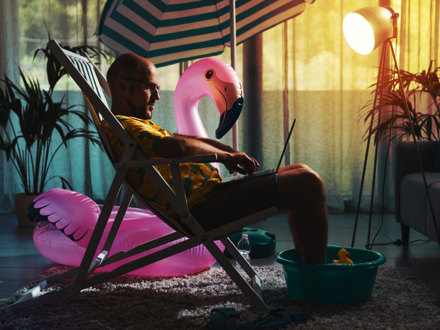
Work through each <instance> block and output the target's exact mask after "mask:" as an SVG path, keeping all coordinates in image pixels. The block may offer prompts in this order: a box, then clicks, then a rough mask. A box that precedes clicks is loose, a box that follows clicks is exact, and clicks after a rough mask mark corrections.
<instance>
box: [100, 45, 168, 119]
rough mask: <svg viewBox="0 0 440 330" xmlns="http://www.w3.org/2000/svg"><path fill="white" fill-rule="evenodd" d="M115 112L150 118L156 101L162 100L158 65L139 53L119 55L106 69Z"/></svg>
mask: <svg viewBox="0 0 440 330" xmlns="http://www.w3.org/2000/svg"><path fill="white" fill-rule="evenodd" d="M107 81H108V84H109V87H110V92H111V96H112V112H113V113H114V114H115V115H125V116H133V117H137V118H141V119H151V116H152V111H153V109H154V105H155V102H156V101H157V100H159V99H160V95H159V81H158V76H157V70H156V67H155V65H154V64H153V63H152V62H151V61H149V60H147V59H146V58H143V57H141V56H138V55H136V54H131V53H127V54H123V55H121V56H119V57H117V58H116V60H115V61H114V62H113V63H112V65H111V66H110V68H109V69H108V71H107Z"/></svg>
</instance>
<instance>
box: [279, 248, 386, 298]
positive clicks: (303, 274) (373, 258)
mask: <svg viewBox="0 0 440 330" xmlns="http://www.w3.org/2000/svg"><path fill="white" fill-rule="evenodd" d="M341 248H345V249H346V250H347V251H349V252H350V259H351V260H353V262H354V264H336V263H333V260H335V259H339V258H338V251H339V249H341ZM276 261H277V262H279V263H280V264H281V265H282V266H283V269H284V276H285V278H286V284H287V290H288V292H289V296H291V297H292V298H294V299H298V300H302V301H307V302H320V303H353V302H357V301H366V300H368V299H370V298H371V294H372V291H373V287H374V283H375V281H376V274H377V268H378V266H380V265H382V264H384V263H385V262H386V258H385V256H383V255H382V254H381V253H379V252H375V251H371V250H364V249H357V248H349V247H343V246H334V245H329V246H328V247H327V263H326V264H318V265H308V264H302V263H300V262H299V261H297V257H296V251H295V249H291V250H285V251H282V252H280V253H279V254H278V255H277V257H276Z"/></svg>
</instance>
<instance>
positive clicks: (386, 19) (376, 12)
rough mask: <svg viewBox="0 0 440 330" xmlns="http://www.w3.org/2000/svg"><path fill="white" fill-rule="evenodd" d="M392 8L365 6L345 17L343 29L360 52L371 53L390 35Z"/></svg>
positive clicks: (350, 43)
mask: <svg viewBox="0 0 440 330" xmlns="http://www.w3.org/2000/svg"><path fill="white" fill-rule="evenodd" d="M392 14H393V12H392V9H389V8H384V7H365V8H362V9H359V10H357V11H355V12H353V13H349V14H347V15H346V16H345V17H344V21H343V22H342V30H343V32H344V37H345V40H346V41H347V43H348V44H349V45H350V47H351V48H353V50H355V51H356V52H358V53H359V54H363V55H366V54H369V53H371V52H372V51H373V49H375V48H376V47H377V46H379V45H380V44H382V43H383V42H384V41H385V39H386V38H388V37H389V35H390V32H391V31H392V20H391V17H392Z"/></svg>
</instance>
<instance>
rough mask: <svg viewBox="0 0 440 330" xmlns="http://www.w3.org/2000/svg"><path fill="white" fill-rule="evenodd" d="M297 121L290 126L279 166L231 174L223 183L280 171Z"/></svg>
mask: <svg viewBox="0 0 440 330" xmlns="http://www.w3.org/2000/svg"><path fill="white" fill-rule="evenodd" d="M295 123H296V119H294V120H293V122H292V125H291V126H290V130H289V134H288V135H287V138H286V141H285V142H284V148H283V151H282V152H281V156H280V160H279V161H278V166H277V167H276V168H275V169H270V170H262V171H255V172H253V173H250V174H245V175H236V176H230V177H227V178H225V179H223V181H222V184H228V183H232V182H234V183H235V182H237V181H245V180H249V179H252V178H255V177H259V176H265V175H271V174H273V173H275V174H276V173H278V170H279V169H280V167H281V162H282V161H283V158H284V154H285V153H286V149H287V145H288V144H289V140H290V136H291V135H292V132H293V128H294V127H295Z"/></svg>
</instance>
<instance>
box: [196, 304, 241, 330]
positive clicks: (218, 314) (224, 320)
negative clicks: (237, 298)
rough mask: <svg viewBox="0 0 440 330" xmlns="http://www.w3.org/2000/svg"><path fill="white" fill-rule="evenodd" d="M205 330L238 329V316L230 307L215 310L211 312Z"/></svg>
mask: <svg viewBox="0 0 440 330" xmlns="http://www.w3.org/2000/svg"><path fill="white" fill-rule="evenodd" d="M211 315H212V316H211V318H210V319H209V320H208V323H207V324H206V327H205V329H206V330H232V329H238V320H237V319H238V318H239V317H240V314H238V313H237V311H236V310H235V309H234V308H232V307H223V308H216V309H213V310H212V311H211Z"/></svg>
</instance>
